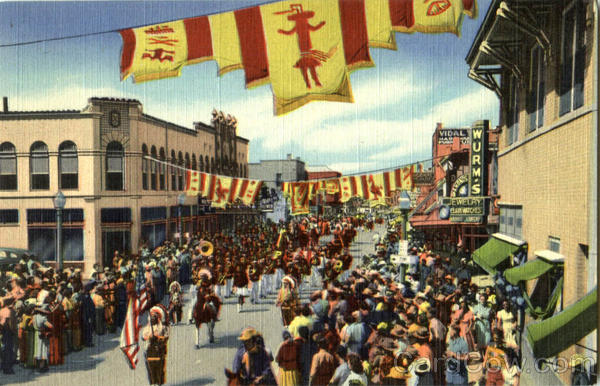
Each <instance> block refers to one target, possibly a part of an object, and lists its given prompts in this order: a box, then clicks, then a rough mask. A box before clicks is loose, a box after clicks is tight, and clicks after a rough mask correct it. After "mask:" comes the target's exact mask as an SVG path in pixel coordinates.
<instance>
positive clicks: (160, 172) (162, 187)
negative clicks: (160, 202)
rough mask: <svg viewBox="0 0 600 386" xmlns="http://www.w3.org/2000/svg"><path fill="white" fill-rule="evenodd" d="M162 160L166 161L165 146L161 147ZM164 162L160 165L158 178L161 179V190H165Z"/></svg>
mask: <svg viewBox="0 0 600 386" xmlns="http://www.w3.org/2000/svg"><path fill="white" fill-rule="evenodd" d="M160 160H161V161H163V162H165V161H166V157H165V148H164V147H161V148H160ZM163 162H161V163H160V164H159V165H158V180H159V181H160V183H159V187H160V190H165V164H164V163H163Z"/></svg>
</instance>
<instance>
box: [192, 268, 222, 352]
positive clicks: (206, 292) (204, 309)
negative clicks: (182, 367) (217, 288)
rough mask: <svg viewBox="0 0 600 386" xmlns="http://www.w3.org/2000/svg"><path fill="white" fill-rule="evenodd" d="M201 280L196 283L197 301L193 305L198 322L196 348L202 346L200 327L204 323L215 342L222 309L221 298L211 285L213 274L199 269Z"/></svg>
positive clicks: (196, 322) (210, 340) (209, 336)
mask: <svg viewBox="0 0 600 386" xmlns="http://www.w3.org/2000/svg"><path fill="white" fill-rule="evenodd" d="M199 275H200V277H199V280H198V283H197V285H196V288H197V292H196V302H195V303H194V306H193V312H194V313H193V317H194V321H195V324H196V348H200V327H201V326H202V324H203V323H206V324H207V326H208V338H209V342H210V343H214V341H215V335H214V328H215V322H216V321H217V320H218V319H217V317H218V314H219V311H220V309H221V299H219V297H218V296H217V295H216V294H215V293H214V291H213V289H212V285H211V274H210V272H209V271H208V270H206V269H202V270H200V271H199Z"/></svg>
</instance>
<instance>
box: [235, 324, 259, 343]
mask: <svg viewBox="0 0 600 386" xmlns="http://www.w3.org/2000/svg"><path fill="white" fill-rule="evenodd" d="M257 335H258V331H256V330H255V329H254V328H253V327H246V328H244V329H243V330H242V333H241V334H240V336H239V337H238V340H241V341H245V340H250V339H252V338H253V337H255V336H257Z"/></svg>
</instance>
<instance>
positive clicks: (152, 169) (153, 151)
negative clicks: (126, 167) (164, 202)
mask: <svg viewBox="0 0 600 386" xmlns="http://www.w3.org/2000/svg"><path fill="white" fill-rule="evenodd" d="M150 156H151V157H152V158H153V160H151V161H150V188H151V189H152V190H156V175H157V170H156V167H157V165H156V161H154V160H155V159H157V157H158V155H157V154H156V147H155V146H154V145H152V148H151V150H150Z"/></svg>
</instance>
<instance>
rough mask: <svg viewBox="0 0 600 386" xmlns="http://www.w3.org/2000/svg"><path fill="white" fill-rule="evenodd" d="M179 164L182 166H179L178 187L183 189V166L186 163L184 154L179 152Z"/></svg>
mask: <svg viewBox="0 0 600 386" xmlns="http://www.w3.org/2000/svg"><path fill="white" fill-rule="evenodd" d="M177 165H179V166H181V167H180V168H177V187H178V189H179V190H183V169H182V168H183V167H184V166H185V164H184V163H183V154H182V153H181V152H179V159H178V162H177Z"/></svg>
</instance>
